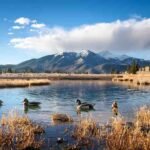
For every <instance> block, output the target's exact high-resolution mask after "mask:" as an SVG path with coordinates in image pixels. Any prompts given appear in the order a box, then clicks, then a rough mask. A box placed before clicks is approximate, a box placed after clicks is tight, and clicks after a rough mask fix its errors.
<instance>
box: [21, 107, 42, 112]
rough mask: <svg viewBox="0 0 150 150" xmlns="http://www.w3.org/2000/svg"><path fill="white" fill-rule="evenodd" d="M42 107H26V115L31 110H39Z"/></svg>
mask: <svg viewBox="0 0 150 150" xmlns="http://www.w3.org/2000/svg"><path fill="white" fill-rule="evenodd" d="M40 108H41V107H40V106H24V113H25V114H27V113H29V111H30V110H39V109H40Z"/></svg>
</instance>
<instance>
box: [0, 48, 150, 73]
mask: <svg viewBox="0 0 150 150" xmlns="http://www.w3.org/2000/svg"><path fill="white" fill-rule="evenodd" d="M133 60H135V61H136V62H137V63H138V64H139V65H140V66H141V67H142V66H147V65H150V60H144V59H138V58H133V57H130V56H127V55H115V54H113V53H111V52H109V51H102V52H100V53H95V52H93V51H90V50H83V51H82V52H80V53H76V52H63V53H58V54H53V55H47V56H44V57H41V58H38V59H30V60H27V61H24V62H22V63H19V64H17V65H0V70H7V69H10V68H11V70H15V71H16V72H61V73H111V72H112V70H116V71H118V72H122V71H125V70H126V69H127V66H128V65H130V64H131V63H132V62H133Z"/></svg>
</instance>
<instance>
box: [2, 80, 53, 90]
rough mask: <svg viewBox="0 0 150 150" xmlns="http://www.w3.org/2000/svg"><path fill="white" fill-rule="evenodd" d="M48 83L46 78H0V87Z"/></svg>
mask: <svg viewBox="0 0 150 150" xmlns="http://www.w3.org/2000/svg"><path fill="white" fill-rule="evenodd" d="M50 83H51V82H50V80H48V79H31V80H27V79H0V88H7V87H9V88H11V87H30V86H41V85H48V84H50Z"/></svg>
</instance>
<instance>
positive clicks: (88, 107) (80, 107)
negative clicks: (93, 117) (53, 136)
mask: <svg viewBox="0 0 150 150" xmlns="http://www.w3.org/2000/svg"><path fill="white" fill-rule="evenodd" d="M76 103H77V110H85V111H88V110H94V104H89V103H86V102H84V103H81V100H79V99H77V100H76Z"/></svg>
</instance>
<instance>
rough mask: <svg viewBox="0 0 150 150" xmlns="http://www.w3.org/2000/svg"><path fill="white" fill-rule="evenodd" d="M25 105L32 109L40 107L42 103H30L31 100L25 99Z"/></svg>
mask: <svg viewBox="0 0 150 150" xmlns="http://www.w3.org/2000/svg"><path fill="white" fill-rule="evenodd" d="M23 103H24V106H26V107H28V106H29V107H31V106H33V107H38V106H39V105H40V104H41V103H40V102H29V100H28V99H27V98H25V99H24V100H23Z"/></svg>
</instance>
